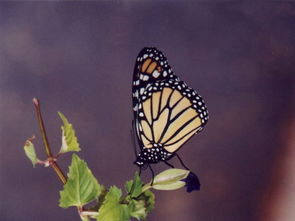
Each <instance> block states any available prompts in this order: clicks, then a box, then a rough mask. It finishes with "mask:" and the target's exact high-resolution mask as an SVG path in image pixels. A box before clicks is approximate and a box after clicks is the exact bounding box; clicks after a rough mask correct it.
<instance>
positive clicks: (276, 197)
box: [0, 1, 295, 221]
mask: <svg viewBox="0 0 295 221" xmlns="http://www.w3.org/2000/svg"><path fill="white" fill-rule="evenodd" d="M0 34H1V36H0V96H1V98H0V110H1V114H0V129H1V131H0V139H1V147H0V148H1V149H0V151H1V152H0V154H1V155H0V195H1V200H0V217H1V218H0V219H1V220H3V221H14V220H18V221H20V220H79V217H78V214H77V212H76V209H75V208H72V209H67V210H65V209H61V208H59V207H58V199H59V193H58V191H59V190H60V189H61V187H62V185H61V184H60V182H59V181H58V180H57V178H56V175H55V174H54V172H53V171H52V170H51V169H44V168H41V167H40V166H37V167H36V168H35V169H33V168H32V165H31V164H30V162H29V161H28V160H27V159H26V157H25V155H24V153H23V150H22V146H23V144H24V141H25V140H26V139H27V138H28V137H30V136H32V134H36V135H37V139H36V140H35V142H36V147H37V151H38V153H39V155H40V156H42V158H44V157H45V155H44V153H43V146H42V143H41V138H40V134H39V130H38V127H37V122H36V119H35V116H34V112H33V105H32V102H31V100H32V98H33V97H38V98H39V99H40V100H41V104H42V110H43V114H44V118H45V124H46V128H47V132H48V136H49V139H50V143H51V145H52V147H53V149H54V150H55V151H58V150H59V147H60V145H61V138H60V134H61V132H60V125H61V120H60V119H59V118H58V116H57V111H61V112H63V113H64V114H65V115H66V116H67V117H68V119H69V120H70V122H72V123H73V125H74V127H75V129H76V133H77V135H78V138H79V142H80V145H81V148H82V152H80V153H79V155H80V156H81V157H82V158H83V159H85V160H86V161H87V162H88V165H89V167H90V168H91V170H92V171H93V173H94V174H95V175H96V177H97V178H98V180H99V182H101V183H103V184H104V185H106V186H109V185H117V186H119V187H123V183H124V182H125V181H126V180H128V179H131V177H132V176H133V174H134V172H135V170H136V169H137V168H136V167H135V166H134V165H133V164H132V162H133V161H134V155H133V146H132V140H131V137H130V129H131V120H132V105H131V79H132V73H133V67H134V62H135V58H136V56H137V54H138V52H139V51H140V50H141V48H143V47H145V46H155V47H158V48H159V49H160V50H162V51H163V52H164V54H165V55H166V56H167V57H168V60H169V62H170V65H171V66H172V67H173V69H174V71H175V73H176V74H178V75H179V76H180V77H181V79H182V80H185V81H186V82H187V83H188V85H189V86H191V87H193V88H195V89H197V91H198V92H199V93H200V94H201V95H202V96H203V97H204V98H205V101H206V103H207V106H208V109H209V113H210V120H209V123H208V124H207V126H206V128H205V130H204V131H203V132H202V133H200V134H199V135H196V136H195V137H194V138H193V139H191V140H190V142H188V143H187V144H185V146H184V147H183V148H182V149H181V150H180V152H179V153H180V155H181V156H182V158H183V160H184V161H185V162H186V164H187V165H189V167H190V168H191V169H192V170H193V171H194V172H195V173H197V174H198V175H199V178H200V180H201V184H202V187H201V191H200V192H194V193H192V194H187V193H186V192H185V190H184V189H181V190H178V191H171V192H170V191H169V192H165V191H155V194H156V208H155V210H154V211H153V212H152V213H151V214H150V216H149V217H148V220H151V221H152V220H170V221H179V220H185V221H186V220H192V221H198V220H201V221H212V220H214V221H215V220H216V221H217V220H218V221H223V220H224V221H237V220H242V221H243V220H245V221H246V220H247V221H248V220H286V221H288V220H294V217H295V214H294V212H293V214H288V216H285V219H284V218H282V217H281V218H280V219H278V218H274V217H278V214H280V211H284V209H285V210H288V211H289V212H291V213H292V211H295V196H294V194H295V188H293V189H292V185H291V187H290V185H289V187H290V188H289V191H287V192H286V193H285V194H283V193H281V192H280V190H281V188H282V185H280V184H282V183H285V184H286V185H288V183H292V182H293V184H294V180H295V178H294V179H293V181H292V180H291V181H290V179H289V180H288V179H285V178H284V177H290V174H293V173H294V174H295V166H293V167H292V166H291V168H293V170H291V169H290V167H289V166H290V165H289V164H288V162H293V161H294V160H295V153H294V151H293V152H290V151H289V150H292V148H295V141H294V139H295V138H294V134H295V133H294V131H295V126H294V125H295V117H294V110H295V102H294V101H295V90H294V89H295V87H294V86H295V78H294V75H295V66H294V63H295V4H293V3H274V2H273V3H270V2H268V3H263V4H262V3H261V4H259V3H255V2H253V3H247V4H246V3H234V2H225V3H220V2H219V3H214V2H212V1H208V2H198V3H193V2H188V1H181V2H180V1H179V2H174V1H164V2H161V1H146V2H143V1H140V2H139V1H125V2H123V1H122V2H119V1H118V2H117V1H112V2H47V3H45V2H26V3H25V2H23V3H21V2H1V3H0ZM292 125H293V126H292ZM291 147H292V148H291ZM69 162H70V155H69V154H68V155H67V156H63V157H62V159H61V160H60V164H61V166H62V168H63V169H64V171H67V165H68V164H69ZM172 162H173V163H174V164H176V165H179V164H178V161H177V160H176V159H174V160H172ZM286 162H287V163H286ZM286 165H287V166H286ZM166 168H167V166H166V165H162V164H159V165H156V166H155V167H154V169H155V170H156V171H157V172H160V171H161V170H163V169H166ZM286 168H287V169H286ZM288 168H289V169H288ZM286 171H287V172H286ZM143 175H144V176H143V178H144V179H145V180H146V181H148V179H149V178H150V173H149V172H148V171H147V172H145V173H144V174H143ZM293 177H294V176H293ZM294 186H295V185H293V187H294ZM284 189H285V188H284ZM292 194H293V195H292ZM284 197H285V198H286V197H287V200H284V199H285V198H284ZM288 197H289V198H288ZM288 200H289V201H288ZM292 200H293V201H292ZM286 202H290V203H288V204H286V205H285V203H286ZM274 205H276V206H275V208H281V207H282V208H283V210H278V212H274V211H276V210H275V208H274ZM280 206H281V207H280ZM283 214H286V213H284V212H283Z"/></svg>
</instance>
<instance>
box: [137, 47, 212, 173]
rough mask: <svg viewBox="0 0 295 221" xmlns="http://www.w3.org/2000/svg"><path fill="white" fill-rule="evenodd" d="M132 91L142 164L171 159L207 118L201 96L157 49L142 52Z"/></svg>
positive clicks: (203, 124) (139, 56)
mask: <svg viewBox="0 0 295 221" xmlns="http://www.w3.org/2000/svg"><path fill="white" fill-rule="evenodd" d="M132 93H133V99H132V100H133V113H134V124H135V125H134V126H135V131H136V136H137V140H138V143H139V146H140V148H141V152H140V153H139V154H138V156H137V159H136V161H135V164H136V165H138V166H139V167H143V166H144V165H147V164H148V165H149V164H154V163H158V162H159V161H164V162H165V161H167V160H169V159H171V158H172V157H173V156H174V155H175V153H176V151H178V149H179V148H180V147H181V146H182V145H183V144H184V143H185V142H187V141H188V140H189V139H190V138H191V137H192V136H193V135H194V134H195V133H197V132H199V131H201V130H202V129H203V127H204V126H205V124H206V123H207V121H208V111H207V108H206V106H205V103H204V101H203V99H202V98H201V96H200V95H198V93H197V92H196V91H195V90H194V89H192V88H190V87H188V86H187V84H186V83H185V82H183V81H181V80H180V79H179V78H178V77H177V76H176V75H175V74H174V73H173V71H172V69H171V67H170V66H169V64H168V61H167V59H166V57H165V56H164V55H163V54H162V52H161V51H159V50H158V49H156V48H144V49H143V50H142V51H141V52H140V53H139V55H138V57H137V59H136V64H135V68H134V74H133V87H132Z"/></svg>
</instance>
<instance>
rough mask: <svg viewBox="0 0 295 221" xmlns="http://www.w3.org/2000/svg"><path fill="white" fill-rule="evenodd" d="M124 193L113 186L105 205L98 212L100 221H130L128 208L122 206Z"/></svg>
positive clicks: (106, 197)
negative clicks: (121, 201)
mask: <svg viewBox="0 0 295 221" xmlns="http://www.w3.org/2000/svg"><path fill="white" fill-rule="evenodd" d="M121 196H122V191H121V190H120V189H118V188H117V187H115V186H112V187H111V188H110V190H109V192H108V193H107V194H106V196H105V200H104V202H103V205H102V206H101V207H100V209H99V211H98V217H97V220H99V221H128V220H129V219H130V214H129V210H128V206H127V205H126V204H121V203H120V199H121Z"/></svg>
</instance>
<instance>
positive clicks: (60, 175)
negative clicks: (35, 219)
mask: <svg viewBox="0 0 295 221" xmlns="http://www.w3.org/2000/svg"><path fill="white" fill-rule="evenodd" d="M33 104H34V106H35V111H36V115H37V120H38V124H39V128H40V132H41V135H42V139H43V143H44V147H45V152H46V155H47V157H48V160H49V162H50V166H51V167H52V168H53V169H54V171H55V173H56V174H57V176H58V178H59V179H60V181H61V182H62V183H63V184H65V183H66V182H67V178H66V176H65V175H64V174H63V172H62V170H61V169H60V167H59V166H58V164H57V163H56V162H55V160H54V157H53V155H52V152H51V148H50V145H49V142H48V139H47V134H46V130H45V126H44V122H43V118H42V115H41V109H40V102H39V100H38V99H37V98H34V99H33Z"/></svg>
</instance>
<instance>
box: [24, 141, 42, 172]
mask: <svg viewBox="0 0 295 221" xmlns="http://www.w3.org/2000/svg"><path fill="white" fill-rule="evenodd" d="M24 150H25V154H26V155H27V157H28V158H29V159H30V160H31V162H32V164H33V167H35V165H36V163H38V161H39V159H38V158H37V155H36V151H35V147H34V144H33V143H32V142H31V141H30V140H26V143H25V146H24Z"/></svg>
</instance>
